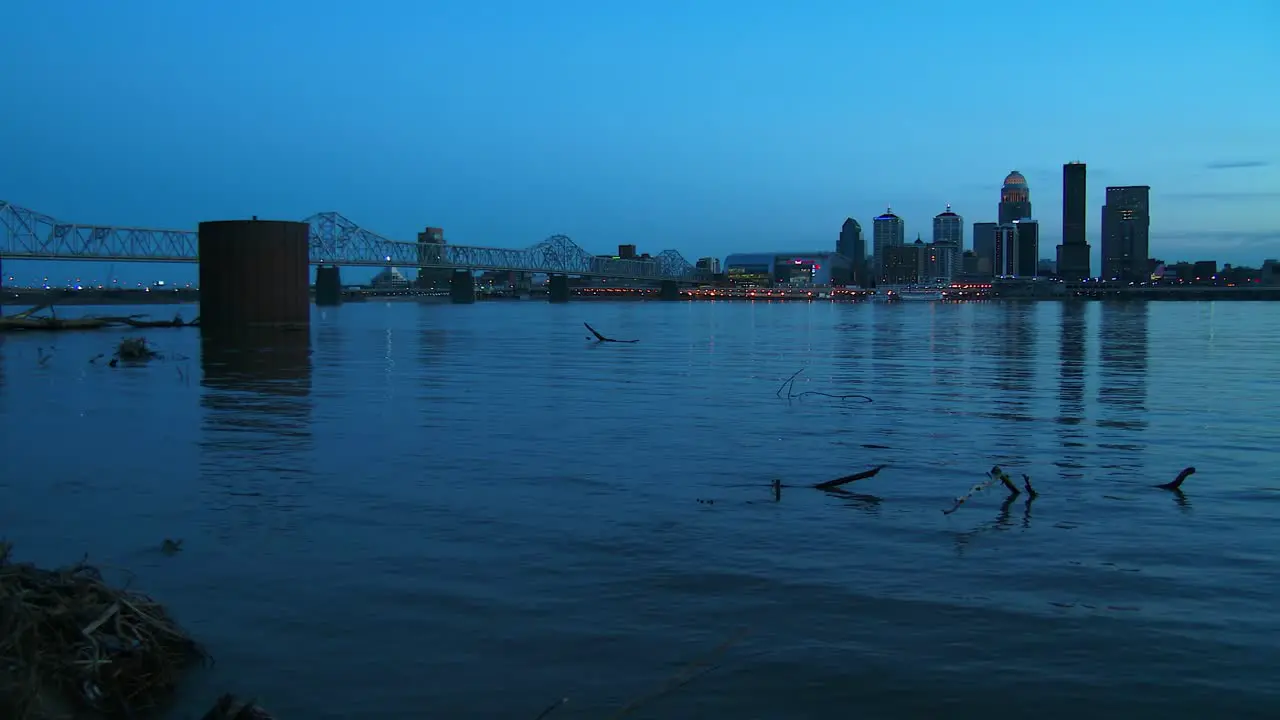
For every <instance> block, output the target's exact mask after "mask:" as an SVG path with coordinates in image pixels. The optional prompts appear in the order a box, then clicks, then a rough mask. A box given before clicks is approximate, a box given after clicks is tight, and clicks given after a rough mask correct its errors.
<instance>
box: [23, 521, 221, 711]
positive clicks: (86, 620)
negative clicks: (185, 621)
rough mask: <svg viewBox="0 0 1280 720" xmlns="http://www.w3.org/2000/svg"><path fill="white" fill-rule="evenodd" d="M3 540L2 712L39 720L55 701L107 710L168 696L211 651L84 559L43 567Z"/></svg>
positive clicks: (153, 703) (157, 702) (143, 705)
mask: <svg viewBox="0 0 1280 720" xmlns="http://www.w3.org/2000/svg"><path fill="white" fill-rule="evenodd" d="M11 550H12V545H10V544H9V543H5V542H0V665H3V667H5V668H6V669H7V670H8V673H7V674H3V673H0V716H3V717H5V718H12V719H13V720H28V719H31V720H34V719H35V718H38V717H40V713H41V712H42V710H43V709H44V708H45V707H46V706H47V705H48V704H49V703H50V702H52V701H66V702H67V703H69V704H70V705H72V706H81V707H83V708H85V709H87V710H91V711H96V712H98V713H100V714H102V715H105V716H107V717H129V718H132V717H138V716H141V714H145V713H147V712H148V711H151V710H154V709H156V708H158V707H159V706H161V705H162V704H164V702H165V701H167V700H168V699H169V698H170V697H171V696H172V694H173V691H174V689H175V688H176V686H177V682H178V679H179V675H180V674H181V672H182V671H183V670H185V669H186V668H187V667H188V666H189V665H191V664H193V663H197V662H203V661H204V660H206V659H207V657H208V656H207V655H206V653H205V651H204V650H203V649H202V648H201V647H200V646H199V645H198V644H197V643H196V642H195V641H194V640H192V639H191V638H190V637H188V636H187V635H186V633H184V632H183V631H182V630H181V629H180V628H179V627H178V625H177V624H176V623H175V622H174V621H173V620H172V619H171V618H170V617H169V616H168V613H167V612H166V611H165V609H164V608H163V607H162V606H161V605H160V604H159V603H157V602H155V601H154V600H152V599H151V598H149V597H147V596H146V595H143V594H141V593H137V592H134V591H130V590H125V589H117V588H113V587H111V586H109V585H108V584H107V583H106V582H105V581H104V580H103V579H102V574H101V572H100V571H99V570H98V569H97V568H96V567H93V566H91V565H89V564H88V563H87V562H86V561H85V560H81V561H80V562H79V563H77V564H75V565H73V566H70V567H65V568H59V569H56V570H44V569H41V568H38V567H36V566H35V565H32V564H30V563H14V562H12V561H11V559H10V554H11Z"/></svg>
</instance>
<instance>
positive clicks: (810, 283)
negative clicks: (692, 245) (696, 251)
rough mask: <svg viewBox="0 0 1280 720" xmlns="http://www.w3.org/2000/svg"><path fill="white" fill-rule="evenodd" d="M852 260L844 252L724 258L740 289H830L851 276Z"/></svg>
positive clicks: (780, 253)
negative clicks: (849, 274)
mask: <svg viewBox="0 0 1280 720" xmlns="http://www.w3.org/2000/svg"><path fill="white" fill-rule="evenodd" d="M850 262H851V261H850V260H849V259H848V258H846V257H845V256H843V255H841V254H840V253H835V252H829V251H825V252H824V251H821V250H816V251H813V252H799V253H797V252H769V253H735V254H733V255H730V256H729V257H727V258H725V259H724V271H725V273H726V274H727V275H728V278H729V281H730V282H731V283H733V284H734V285H736V286H739V287H763V288H770V287H814V286H827V285H831V284H833V282H838V281H839V280H840V278H842V277H847V276H848V273H849V263H850Z"/></svg>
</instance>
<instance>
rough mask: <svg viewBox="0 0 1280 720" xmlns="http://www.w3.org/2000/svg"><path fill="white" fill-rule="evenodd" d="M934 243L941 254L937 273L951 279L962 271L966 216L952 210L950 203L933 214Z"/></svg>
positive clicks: (935, 248) (939, 254)
mask: <svg viewBox="0 0 1280 720" xmlns="http://www.w3.org/2000/svg"><path fill="white" fill-rule="evenodd" d="M933 245H934V250H935V251H936V252H937V254H938V256H939V259H938V262H937V264H936V267H937V268H938V270H939V272H937V273H936V274H937V275H938V276H940V277H944V278H946V279H947V280H950V279H951V278H952V277H954V276H955V275H956V274H957V273H959V272H960V256H961V254H962V253H964V218H962V217H960V216H959V215H957V214H955V213H953V212H951V206H950V205H947V209H946V210H943V211H942V212H940V213H938V214H937V215H934V216H933Z"/></svg>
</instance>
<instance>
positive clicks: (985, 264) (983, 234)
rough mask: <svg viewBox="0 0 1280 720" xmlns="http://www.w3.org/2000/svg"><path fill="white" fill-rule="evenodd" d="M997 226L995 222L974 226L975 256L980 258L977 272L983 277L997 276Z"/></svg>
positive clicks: (978, 223)
mask: <svg viewBox="0 0 1280 720" xmlns="http://www.w3.org/2000/svg"><path fill="white" fill-rule="evenodd" d="M996 225H997V223H993V222H976V223H974V224H973V254H974V255H977V256H978V260H977V267H978V270H977V271H978V273H980V274H982V275H993V274H997V273H996V249H995V248H996Z"/></svg>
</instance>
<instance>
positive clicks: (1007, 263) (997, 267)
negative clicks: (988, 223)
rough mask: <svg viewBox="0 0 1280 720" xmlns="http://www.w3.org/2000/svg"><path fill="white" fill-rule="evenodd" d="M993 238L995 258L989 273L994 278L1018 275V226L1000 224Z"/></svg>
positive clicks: (996, 227)
mask: <svg viewBox="0 0 1280 720" xmlns="http://www.w3.org/2000/svg"><path fill="white" fill-rule="evenodd" d="M992 235H993V237H994V247H993V250H994V251H995V258H994V260H993V262H992V265H991V272H992V274H993V275H995V276H996V277H1015V276H1017V274H1018V267H1019V265H1020V263H1019V262H1018V226H1017V225H1014V224H1013V223H1000V224H999V225H996V226H995V231H994V232H993V233H992Z"/></svg>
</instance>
